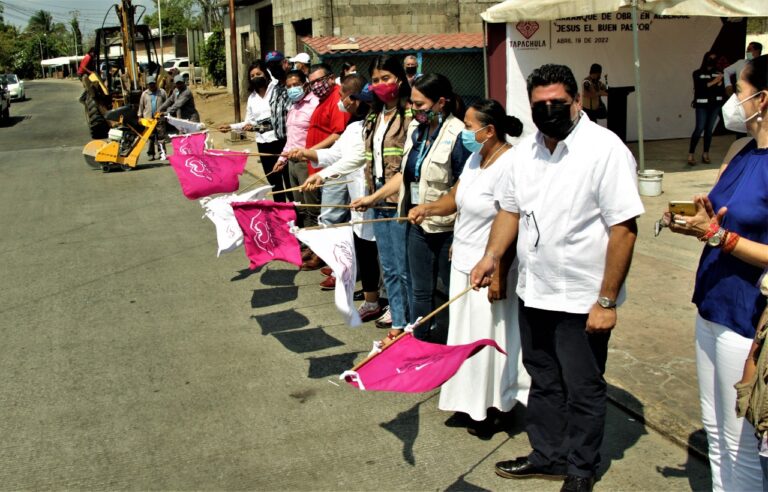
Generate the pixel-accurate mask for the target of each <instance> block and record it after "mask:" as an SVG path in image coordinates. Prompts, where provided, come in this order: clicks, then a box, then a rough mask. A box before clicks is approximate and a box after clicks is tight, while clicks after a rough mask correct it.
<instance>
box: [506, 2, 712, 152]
mask: <svg viewBox="0 0 768 492" xmlns="http://www.w3.org/2000/svg"><path fill="white" fill-rule="evenodd" d="M641 16H642V17H644V18H641V19H640V20H639V21H638V24H639V25H640V26H641V28H640V32H639V39H640V45H639V46H640V69H641V86H642V100H643V121H644V124H643V129H644V136H645V138H647V139H664V138H682V137H688V136H690V134H691V131H692V130H693V125H694V111H693V109H692V108H691V99H692V97H693V82H692V79H691V73H692V72H693V71H694V70H695V69H697V68H698V67H699V64H700V63H701V58H702V56H703V55H704V53H705V52H706V51H707V50H709V49H710V47H711V46H712V44H713V42H714V40H715V38H716V37H717V35H718V33H719V32H720V27H721V25H722V23H721V21H720V19H719V18H715V17H690V18H655V17H654V15H653V14H648V13H645V12H641ZM595 17H596V19H594V18H587V19H586V20H585V19H581V18H579V19H569V20H557V21H542V22H538V23H534V24H527V25H526V24H523V23H509V24H507V39H508V44H507V67H508V79H507V110H508V111H509V112H510V114H514V115H515V116H518V117H520V118H521V119H522V120H523V122H524V123H526V125H525V127H526V129H528V130H530V129H532V128H534V127H533V124H532V123H531V121H530V107H529V105H528V96H527V91H526V85H525V79H526V77H527V76H528V74H530V73H531V71H532V70H533V69H534V68H537V67H539V66H541V65H543V64H545V63H558V64H564V65H568V66H569V67H570V68H571V70H573V72H574V75H575V76H576V81H577V82H578V83H579V87H581V82H582V80H583V79H584V78H585V77H587V75H588V72H589V67H590V65H591V64H592V63H599V64H600V65H602V66H603V74H606V75H608V83H609V85H610V86H614V87H618V86H634V85H635V76H634V67H633V43H632V30H631V22H632V21H631V19H630V18H629V11H628V10H627V11H624V10H622V11H620V12H618V13H612V14H598V15H597V16H595ZM534 31H535V32H534ZM526 36H527V37H526ZM635 94H636V93H633V94H630V95H629V98H628V103H627V104H628V108H627V139H628V140H636V139H637V116H636V115H637V112H636V109H635V108H636V99H635ZM603 121H604V120H603Z"/></svg>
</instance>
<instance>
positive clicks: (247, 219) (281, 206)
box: [232, 200, 301, 270]
mask: <svg viewBox="0 0 768 492" xmlns="http://www.w3.org/2000/svg"><path fill="white" fill-rule="evenodd" d="M232 210H233V211H234V212H235V217H236V218H237V223H238V224H239V225H240V229H241V230H242V231H243V244H244V245H245V254H246V255H247V256H248V258H249V259H250V260H251V264H250V269H251V270H255V269H256V268H258V267H260V266H262V265H265V264H267V263H269V262H270V261H274V260H283V261H287V262H288V263H293V264H294V265H296V266H301V248H300V247H299V241H298V240H296V236H294V235H293V234H291V232H290V227H291V225H292V224H293V222H295V221H296V209H295V208H294V206H293V204H292V203H275V202H272V201H267V200H262V201H259V202H247V203H241V202H235V203H232ZM289 223H290V224H289Z"/></svg>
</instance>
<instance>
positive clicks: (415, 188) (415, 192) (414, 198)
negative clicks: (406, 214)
mask: <svg viewBox="0 0 768 492" xmlns="http://www.w3.org/2000/svg"><path fill="white" fill-rule="evenodd" d="M418 204H419V183H418V181H417V182H415V183H411V205H418Z"/></svg>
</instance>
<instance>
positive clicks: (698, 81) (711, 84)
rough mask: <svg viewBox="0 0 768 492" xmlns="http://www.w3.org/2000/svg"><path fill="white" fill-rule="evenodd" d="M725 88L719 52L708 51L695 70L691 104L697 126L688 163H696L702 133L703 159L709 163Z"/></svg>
mask: <svg viewBox="0 0 768 492" xmlns="http://www.w3.org/2000/svg"><path fill="white" fill-rule="evenodd" d="M724 96H725V88H724V86H723V74H722V72H720V70H718V68H717V54H715V53H714V52H712V51H708V52H706V53H705V54H704V57H703V58H702V59H701V66H700V67H699V68H698V69H697V70H694V71H693V102H692V103H691V106H693V108H694V109H695V110H696V127H695V128H694V129H693V134H692V135H691V143H690V145H689V146H688V164H689V165H691V166H693V165H695V164H696V156H694V153H695V152H696V146H697V145H698V143H699V138H701V134H702V133H704V153H702V154H701V160H702V162H704V163H705V164H709V162H710V160H709V146H710V145H711V144H712V130H713V129H714V128H715V123H717V117H718V115H719V114H720V106H722V104H723V98H724Z"/></svg>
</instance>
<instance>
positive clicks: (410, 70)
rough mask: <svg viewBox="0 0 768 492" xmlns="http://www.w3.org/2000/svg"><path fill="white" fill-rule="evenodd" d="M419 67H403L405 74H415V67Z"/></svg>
mask: <svg viewBox="0 0 768 492" xmlns="http://www.w3.org/2000/svg"><path fill="white" fill-rule="evenodd" d="M417 68H419V67H405V74H406V75H416V69H417Z"/></svg>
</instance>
